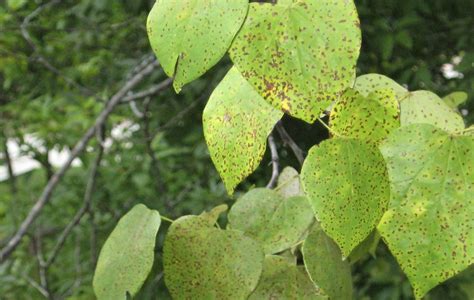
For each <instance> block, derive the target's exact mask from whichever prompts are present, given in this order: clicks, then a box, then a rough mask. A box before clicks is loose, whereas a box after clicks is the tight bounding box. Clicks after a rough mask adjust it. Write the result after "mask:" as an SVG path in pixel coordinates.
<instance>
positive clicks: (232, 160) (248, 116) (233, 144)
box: [203, 68, 283, 194]
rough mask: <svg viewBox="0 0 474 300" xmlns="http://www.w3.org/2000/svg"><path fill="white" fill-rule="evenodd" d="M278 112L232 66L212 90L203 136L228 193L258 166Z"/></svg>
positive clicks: (205, 110) (277, 117) (205, 114)
mask: <svg viewBox="0 0 474 300" xmlns="http://www.w3.org/2000/svg"><path fill="white" fill-rule="evenodd" d="M282 115H283V114H282V113H281V112H280V111H278V110H276V109H275V108H273V107H272V106H271V105H269V104H268V103H266V102H265V101H264V100H263V99H262V97H260V95H259V94H258V93H257V92H256V91H255V90H254V89H253V88H252V86H251V85H250V84H249V83H248V82H247V81H246V80H245V79H244V78H243V77H242V76H241V75H240V73H239V72H238V71H237V69H235V68H232V69H231V70H230V71H229V73H227V75H226V77H225V78H224V79H223V80H222V82H221V83H220V84H219V85H218V86H217V88H216V89H215V90H214V92H213V93H212V95H211V98H210V99H209V102H208V103H207V105H206V108H205V109H204V112H203V123H204V136H205V138H206V142H207V145H208V147H209V152H210V154H211V158H212V161H213V162H214V165H215V166H216V168H217V171H219V174H220V175H221V177H222V180H223V181H224V184H225V186H226V188H227V191H228V192H229V194H232V193H233V192H234V189H235V187H236V186H237V184H239V183H240V182H241V181H242V180H244V179H245V178H246V177H247V176H248V175H250V174H252V172H253V171H254V170H255V169H256V168H257V167H258V165H259V164H260V161H261V160H262V157H263V155H264V154H265V148H266V144H267V137H268V135H269V134H270V132H271V131H272V129H273V127H274V126H275V123H276V122H277V121H278V120H279V119H280V118H281V117H282Z"/></svg>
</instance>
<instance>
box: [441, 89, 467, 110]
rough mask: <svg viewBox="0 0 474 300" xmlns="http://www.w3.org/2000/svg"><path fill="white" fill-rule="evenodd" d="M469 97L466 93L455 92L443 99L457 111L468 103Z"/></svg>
mask: <svg viewBox="0 0 474 300" xmlns="http://www.w3.org/2000/svg"><path fill="white" fill-rule="evenodd" d="M467 98H468V95H467V94H466V93H465V92H453V93H451V94H449V95H447V96H444V97H443V101H444V103H446V104H447V105H448V106H449V107H451V108H452V109H454V110H457V108H458V106H459V105H461V104H463V103H464V102H466V100H467Z"/></svg>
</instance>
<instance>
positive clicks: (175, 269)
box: [163, 208, 264, 299]
mask: <svg viewBox="0 0 474 300" xmlns="http://www.w3.org/2000/svg"><path fill="white" fill-rule="evenodd" d="M219 211H222V209H221V208H218V209H215V210H214V211H212V212H211V213H205V214H203V215H201V216H186V217H182V218H180V219H178V220H176V221H175V222H173V224H172V225H171V227H170V229H169V232H168V235H167V236H166V239H165V244H164V248H163V266H164V272H165V283H166V286H167V287H168V289H169V291H170V293H171V295H172V297H173V298H175V299H245V298H247V297H248V296H249V295H250V293H251V292H252V291H253V290H254V289H255V287H256V286H257V284H258V280H259V278H260V275H261V272H262V268H263V261H264V254H263V251H262V247H261V245H260V243H258V242H257V241H254V240H252V239H251V238H248V237H246V236H245V235H244V233H243V232H241V231H236V230H221V229H217V228H214V227H212V226H211V225H208V226H207V227H206V226H205V225H204V224H205V223H206V222H207V223H211V220H212V218H214V222H215V221H216V219H217V213H218V212H219ZM202 219H204V220H206V221H205V222H201V221H200V220H202ZM194 222H197V224H196V223H195V224H196V225H197V226H193V225H195V224H193V223H194Z"/></svg>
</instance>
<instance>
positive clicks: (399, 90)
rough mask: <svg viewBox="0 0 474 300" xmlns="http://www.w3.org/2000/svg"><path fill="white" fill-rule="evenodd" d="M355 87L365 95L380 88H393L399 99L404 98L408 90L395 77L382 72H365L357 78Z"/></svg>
mask: <svg viewBox="0 0 474 300" xmlns="http://www.w3.org/2000/svg"><path fill="white" fill-rule="evenodd" d="M354 89H355V90H357V91H358V92H360V93H361V94H362V95H364V96H368V95H369V94H370V93H372V92H374V91H376V90H380V89H391V90H393V92H394V93H395V95H396V97H397V99H398V100H400V99H402V98H403V97H404V96H405V95H406V94H407V93H408V90H407V89H406V88H404V87H403V86H401V85H399V84H398V83H397V82H395V81H394V80H393V79H390V78H388V77H387V76H384V75H380V74H374V73H372V74H365V75H361V76H359V77H357V78H356V81H355V84H354Z"/></svg>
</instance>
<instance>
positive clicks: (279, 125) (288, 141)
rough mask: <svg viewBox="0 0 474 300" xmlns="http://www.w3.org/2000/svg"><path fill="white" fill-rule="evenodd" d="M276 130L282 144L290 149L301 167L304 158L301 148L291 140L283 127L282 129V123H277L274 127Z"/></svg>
mask: <svg viewBox="0 0 474 300" xmlns="http://www.w3.org/2000/svg"><path fill="white" fill-rule="evenodd" d="M276 130H277V131H278V134H279V135H280V137H281V139H282V141H283V143H284V144H285V145H287V146H289V147H290V148H291V151H293V153H294V154H295V156H296V159H297V160H298V162H299V163H300V165H301V166H302V165H303V162H304V157H305V154H304V151H303V150H301V148H300V147H299V146H298V145H297V144H296V143H295V141H294V140H293V139H292V138H291V136H290V135H289V134H288V132H287V131H286V129H285V127H283V123H282V122H281V121H278V123H277V125H276Z"/></svg>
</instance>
